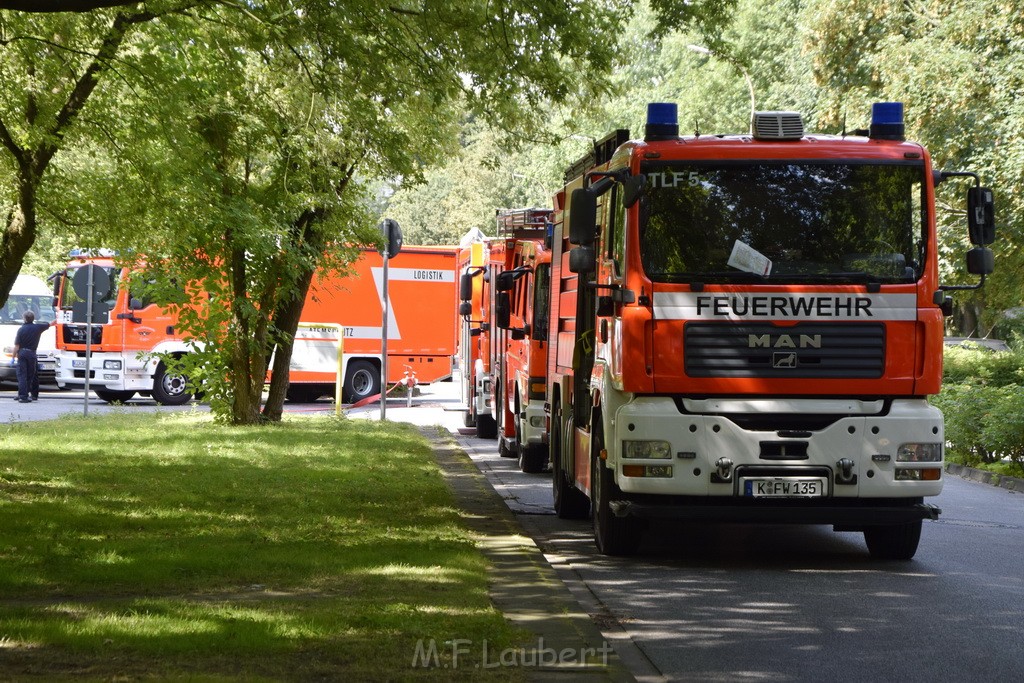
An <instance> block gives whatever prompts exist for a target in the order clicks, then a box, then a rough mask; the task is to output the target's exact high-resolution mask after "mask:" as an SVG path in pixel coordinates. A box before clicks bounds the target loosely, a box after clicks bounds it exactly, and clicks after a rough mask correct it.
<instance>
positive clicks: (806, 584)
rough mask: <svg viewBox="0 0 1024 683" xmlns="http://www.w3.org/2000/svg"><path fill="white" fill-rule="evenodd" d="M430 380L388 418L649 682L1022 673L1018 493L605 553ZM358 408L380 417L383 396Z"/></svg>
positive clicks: (140, 403) (963, 485)
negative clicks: (875, 540)
mask: <svg viewBox="0 0 1024 683" xmlns="http://www.w3.org/2000/svg"><path fill="white" fill-rule="evenodd" d="M421 392H422V393H421V395H420V396H418V397H417V398H415V399H414V401H413V407H412V408H407V407H406V401H405V399H392V400H390V401H389V402H388V407H387V417H388V419H391V420H395V421H407V422H412V423H415V424H420V425H434V424H438V425H443V426H444V427H445V428H447V429H448V430H450V431H451V432H452V433H453V434H455V435H456V439H457V440H458V441H459V443H460V444H461V445H462V446H463V448H464V449H465V450H466V451H467V453H469V454H470V457H471V458H472V459H473V461H474V462H475V463H476V464H477V466H478V467H479V468H480V469H481V471H483V472H484V474H486V475H487V477H488V478H489V480H490V481H491V483H492V485H493V486H494V487H495V489H496V490H497V491H498V493H499V494H500V495H501V496H502V497H503V498H504V499H505V500H506V502H507V504H508V505H509V507H510V508H511V509H512V510H513V512H514V513H515V514H516V516H517V519H518V520H519V521H520V523H521V525H522V526H523V528H524V529H525V530H526V532H527V533H528V534H529V535H531V536H532V537H533V538H534V539H535V541H536V542H537V544H538V545H539V546H540V547H541V549H542V550H543V551H544V552H545V554H546V556H547V557H548V560H549V561H550V562H551V563H552V565H553V566H554V567H555V568H556V570H557V571H558V573H559V576H560V577H561V578H562V579H563V581H565V583H566V584H567V585H568V586H569V588H570V590H572V591H573V593H574V595H575V596H576V597H577V599H578V600H579V601H580V603H581V605H582V606H583V608H584V609H586V610H587V611H588V612H589V613H591V614H592V615H593V616H594V617H595V620H596V621H597V622H598V624H599V625H600V626H601V628H602V629H603V630H604V631H605V632H606V634H607V635H608V636H609V640H610V641H611V642H613V643H615V647H616V650H617V651H618V652H619V655H620V657H622V659H623V660H624V661H625V662H626V663H627V665H629V666H630V668H631V669H632V671H633V672H634V674H635V675H636V676H637V678H638V679H639V680H651V681H662V680H672V681H758V682H760V681H900V683H908V682H913V681H930V682H943V681H950V682H954V681H956V682H959V681H968V680H970V681H979V682H980V681H1012V680H1024V495H1022V494H1019V493H1011V492H1008V491H1005V490H1003V489H999V488H995V487H991V486H987V485H984V484H980V483H975V482H969V481H965V480H962V479H959V478H957V477H955V476H947V479H946V485H945V490H944V491H943V493H942V495H941V496H939V497H938V498H937V499H934V500H933V501H931V502H936V503H937V504H938V505H939V506H940V507H941V508H942V509H943V514H942V517H941V518H940V521H938V522H925V526H924V531H923V534H922V539H921V546H920V549H919V550H918V553H917V557H916V558H915V559H914V560H913V561H911V562H875V561H872V560H871V559H870V558H869V556H868V553H867V548H866V546H865V545H864V541H863V537H862V535H861V534H852V533H850V534H847V533H835V532H833V531H832V530H831V528H829V527H795V526H752V525H682V524H677V525H672V526H666V527H664V528H662V529H660V530H659V531H658V532H657V533H649V534H648V536H647V537H646V538H645V541H644V544H643V546H642V547H641V550H640V553H639V555H638V556H637V557H634V558H630V559H619V558H607V557H604V556H601V555H599V554H598V553H597V552H596V550H595V548H594V544H593V541H592V538H591V530H590V525H589V523H588V522H578V521H567V520H560V519H558V518H557V517H555V516H554V515H553V513H552V511H551V490H550V478H549V476H548V475H526V474H522V473H521V472H519V471H518V470H517V469H516V467H515V461H514V460H510V459H503V458H500V457H498V454H497V446H496V443H495V442H494V441H493V440H484V439H477V438H476V437H475V436H473V435H467V434H462V433H461V432H465V431H467V430H465V429H462V414H461V413H460V412H458V410H457V408H458V384H457V383H456V382H452V383H441V384H435V385H432V386H429V387H423V388H422V389H421ZM11 397H13V392H9V391H4V392H0V401H2V404H0V405H2V408H0V417H2V418H5V419H8V420H14V419H46V418H47V417H55V416H56V415H58V414H60V413H62V412H79V413H80V412H81V411H82V395H81V393H77V394H72V393H70V392H68V393H61V394H47V393H44V395H43V398H42V399H41V400H40V401H39V402H38V403H36V404H29V405H23V404H18V403H17V402H15V401H12V400H11ZM8 403H9V404H10V405H8ZM89 409H90V413H93V412H96V413H100V412H103V411H107V410H168V409H167V408H161V407H158V406H156V405H155V404H154V403H153V402H152V401H144V400H141V399H137V400H135V401H133V402H131V404H129V406H127V407H110V406H106V405H105V404H102V402H100V401H99V400H98V399H95V398H93V400H92V401H90V407H89ZM184 409H187V410H190V409H192V408H191V407H185V408H184ZM199 409H203V408H202V407H200V408H199ZM290 409H291V410H294V411H301V412H307V413H309V412H314V413H315V412H324V413H330V412H333V409H332V407H331V405H330V404H329V403H327V402H321V403H318V404H316V405H313V406H294V407H292V408H290ZM8 413H10V416H8ZM349 414H350V415H351V416H352V417H356V418H365V419H379V415H380V407H379V405H374V406H368V407H366V408H361V409H358V410H353V411H350V413H349Z"/></svg>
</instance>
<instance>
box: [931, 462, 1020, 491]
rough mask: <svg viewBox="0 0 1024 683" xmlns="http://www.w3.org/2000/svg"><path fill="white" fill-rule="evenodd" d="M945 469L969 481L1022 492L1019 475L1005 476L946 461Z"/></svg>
mask: <svg viewBox="0 0 1024 683" xmlns="http://www.w3.org/2000/svg"><path fill="white" fill-rule="evenodd" d="M946 471H947V472H949V473H950V474H955V475H957V476H958V477H963V478H964V479H967V480H969V481H977V482H980V483H982V484H989V485H990V486H998V487H999V488H1003V489H1006V490H1007V491H1014V492H1018V493H1024V479H1021V478H1019V477H1007V476H1004V475H1001V474H996V473H995V472H989V471H987V470H979V469H975V468H973V467H967V466H966V465H957V464H955V463H946Z"/></svg>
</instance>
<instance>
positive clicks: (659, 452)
mask: <svg viewBox="0 0 1024 683" xmlns="http://www.w3.org/2000/svg"><path fill="white" fill-rule="evenodd" d="M622 457H623V458H637V459H641V458H643V459H655V460H669V459H670V458H671V457H672V446H671V444H669V442H668V441H623V442H622Z"/></svg>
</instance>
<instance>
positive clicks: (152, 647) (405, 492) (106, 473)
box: [0, 413, 523, 681]
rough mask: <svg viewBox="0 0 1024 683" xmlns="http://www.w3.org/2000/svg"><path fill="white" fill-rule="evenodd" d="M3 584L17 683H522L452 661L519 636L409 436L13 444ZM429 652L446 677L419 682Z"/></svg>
mask: <svg viewBox="0 0 1024 683" xmlns="http://www.w3.org/2000/svg"><path fill="white" fill-rule="evenodd" d="M0 568H2V569H0V678H2V679H5V680H6V679H8V678H22V677H24V678H30V677H39V678H44V679H53V678H61V677H68V678H71V677H73V678H75V679H82V678H88V679H100V680H106V679H112V678H121V677H124V678H128V679H133V678H155V679H161V680H167V679H187V680H254V679H256V680H259V679H265V680H310V679H321V680H335V679H345V680H353V681H355V680H405V679H444V680H448V679H453V678H466V679H468V678H472V679H474V680H481V679H482V680H498V679H502V680H503V679H506V678H509V677H512V678H514V677H516V676H518V675H519V673H518V672H517V671H515V670H510V669H504V668H498V669H495V668H488V667H486V666H485V667H482V668H478V667H477V666H475V664H476V663H479V658H480V653H479V652H468V653H465V654H462V656H461V658H460V660H459V661H458V662H457V664H458V666H457V667H455V668H452V667H451V666H450V663H451V662H450V659H446V656H447V655H448V654H450V653H448V652H447V651H448V650H449V649H450V648H448V647H446V646H445V643H446V642H450V641H453V640H459V639H465V640H467V641H471V642H473V643H477V644H479V643H483V642H484V641H487V645H488V647H489V648H490V649H491V650H492V651H497V650H499V649H501V648H505V647H514V646H516V645H518V644H519V643H520V642H521V641H522V640H523V634H522V633H520V632H519V631H517V630H516V629H515V628H514V627H513V626H511V625H510V624H508V623H507V622H506V621H505V619H504V618H503V617H502V615H501V614H500V613H498V612H497V611H495V610H494V608H493V607H492V606H491V603H490V600H489V599H488V595H487V577H486V563H485V561H484V560H483V558H482V557H481V555H480V554H479V552H478V551H477V550H476V548H475V547H474V544H473V542H472V541H471V540H470V539H469V537H468V534H467V533H466V532H465V531H464V529H463V527H462V525H461V523H460V511H459V510H457V509H456V508H455V507H454V503H453V499H452V496H451V494H450V493H449V491H448V489H447V488H446V486H445V484H444V481H443V479H442V477H441V474H440V472H439V471H438V468H437V467H436V465H435V463H434V460H433V457H432V453H431V449H430V446H429V444H428V442H427V441H426V440H425V439H423V438H422V437H421V436H420V435H419V434H417V433H416V431H415V430H414V429H413V428H411V427H408V426H406V425H399V424H394V423H384V424H383V425H382V424H380V423H377V422H371V421H362V420H347V419H340V420H338V419H334V418H324V417H317V418H299V419H294V418H293V419H288V420H286V421H285V422H284V424H282V425H279V426H270V427H259V428H255V427H253V428H238V427H228V426H221V425H215V424H213V422H212V421H211V420H210V418H209V417H208V416H206V415H198V414H185V413H174V414H166V415H155V416H154V415H107V416H100V417H91V418H81V417H70V418H62V419H58V420H54V421H50V422H37V423H24V424H15V425H5V426H0ZM431 639H433V640H434V641H435V642H436V647H437V648H438V651H439V654H440V662H439V663H440V666H439V667H433V668H423V667H414V666H413V665H412V663H413V660H414V658H415V655H416V652H417V646H418V644H421V647H422V644H423V643H424V642H425V641H430V640H431ZM427 645H428V646H429V642H427ZM421 661H422V660H421ZM445 664H449V666H448V667H447V668H445Z"/></svg>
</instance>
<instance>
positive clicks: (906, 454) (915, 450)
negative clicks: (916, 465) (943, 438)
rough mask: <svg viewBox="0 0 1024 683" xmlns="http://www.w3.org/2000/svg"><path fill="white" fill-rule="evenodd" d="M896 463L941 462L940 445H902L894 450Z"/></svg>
mask: <svg viewBox="0 0 1024 683" xmlns="http://www.w3.org/2000/svg"><path fill="white" fill-rule="evenodd" d="M896 462H942V444H941V443H905V444H902V445H901V446H900V447H899V448H898V449H897V450H896Z"/></svg>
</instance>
